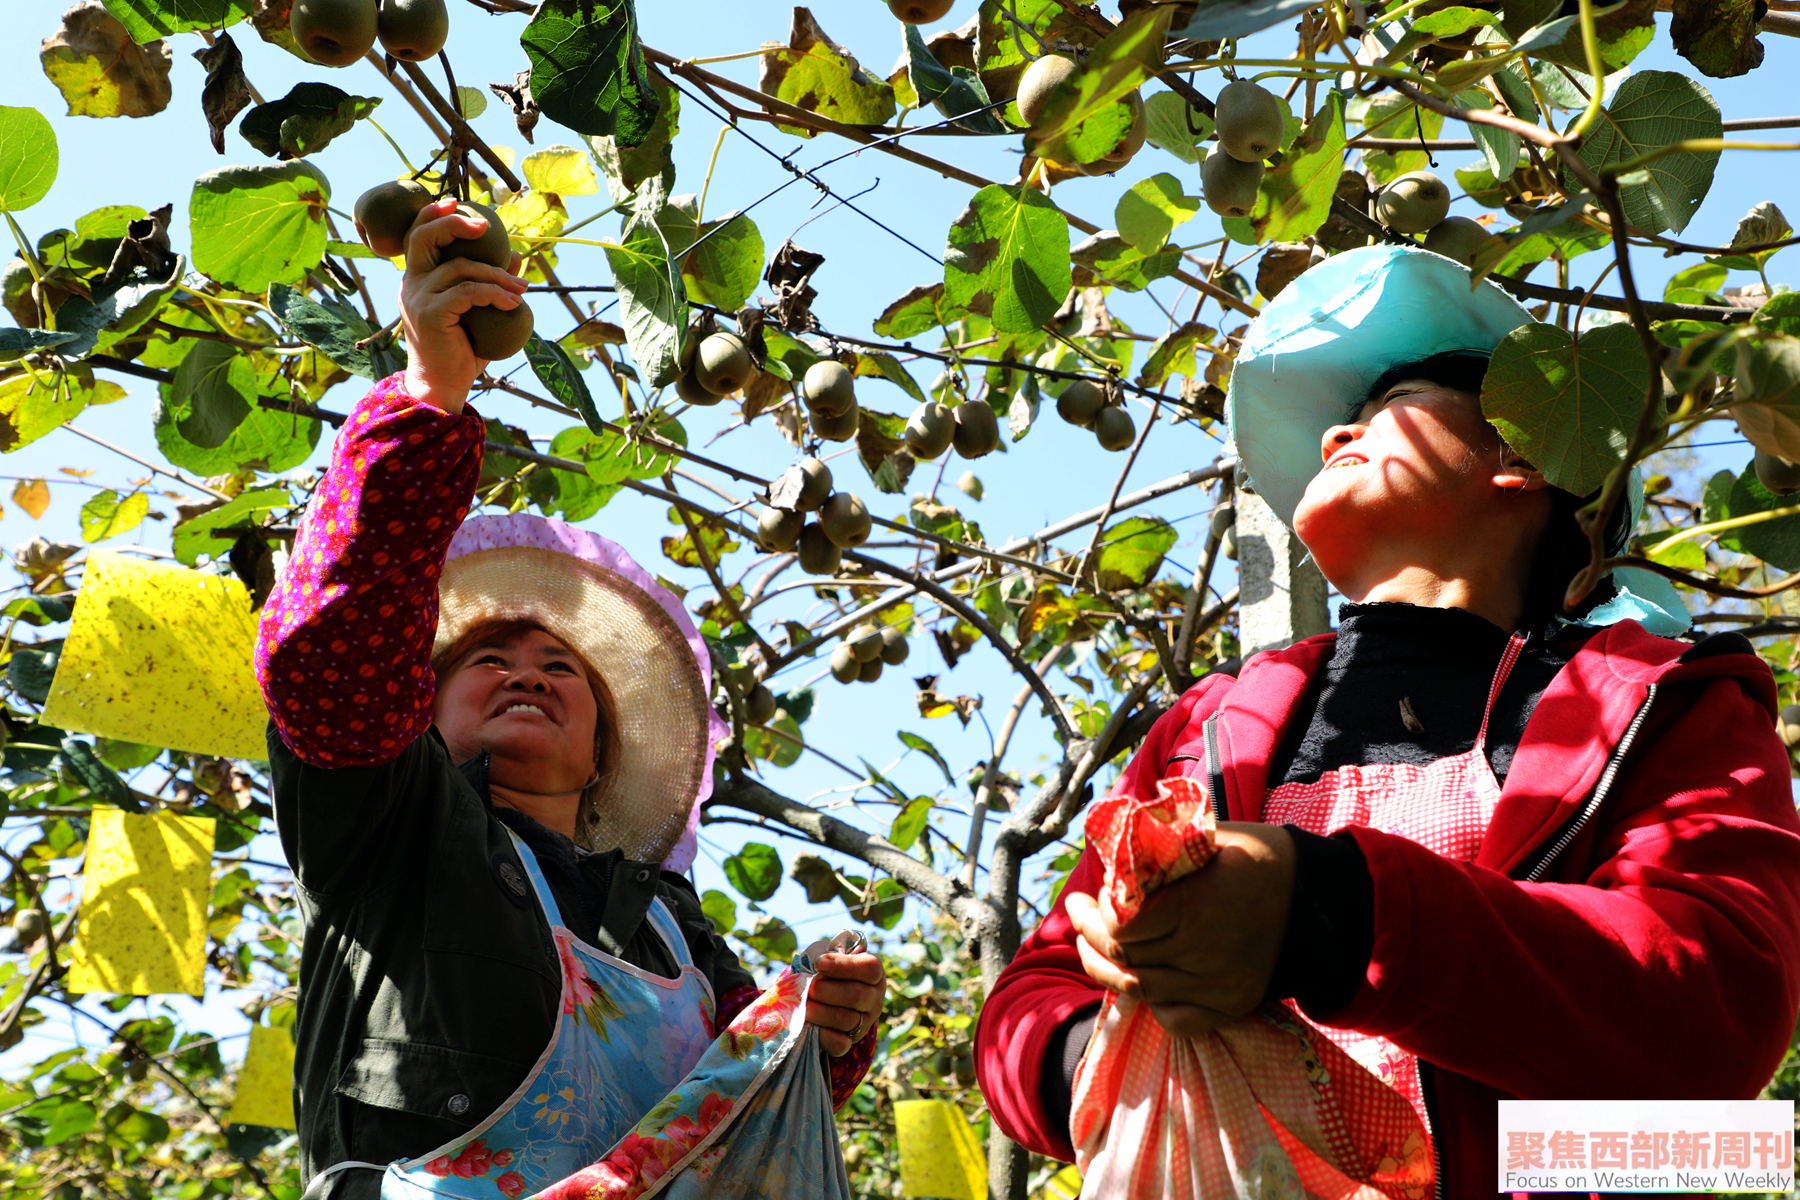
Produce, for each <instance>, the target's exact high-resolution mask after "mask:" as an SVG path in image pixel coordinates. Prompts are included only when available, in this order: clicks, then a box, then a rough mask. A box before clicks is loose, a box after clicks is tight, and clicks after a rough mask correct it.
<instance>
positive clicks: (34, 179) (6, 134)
mask: <svg viewBox="0 0 1800 1200" xmlns="http://www.w3.org/2000/svg"><path fill="white" fill-rule="evenodd" d="M56 167H57V157H56V131H55V130H54V129H52V128H50V122H49V120H48V119H46V118H45V116H44V114H43V113H41V112H39V111H38V110H37V109H35V108H12V107H9V106H6V105H0V210H3V211H6V212H21V211H23V210H25V209H27V208H30V207H31V206H32V205H34V204H36V203H37V202H38V201H39V200H42V199H43V198H44V196H45V195H46V194H47V193H48V192H49V191H50V185H51V184H53V183H55V182H56Z"/></svg>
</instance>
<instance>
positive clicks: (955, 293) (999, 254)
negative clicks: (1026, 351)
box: [944, 183, 1070, 333]
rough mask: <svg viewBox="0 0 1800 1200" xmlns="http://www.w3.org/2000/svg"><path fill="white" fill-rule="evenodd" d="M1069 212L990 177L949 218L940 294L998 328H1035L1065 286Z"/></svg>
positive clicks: (1007, 330) (1062, 294)
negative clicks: (1065, 213)
mask: <svg viewBox="0 0 1800 1200" xmlns="http://www.w3.org/2000/svg"><path fill="white" fill-rule="evenodd" d="M1069 280H1070V274H1069V219H1068V218H1067V217H1065V216H1063V214H1062V210H1060V209H1058V208H1057V207H1056V205H1054V204H1052V203H1051V202H1050V201H1049V200H1048V199H1047V198H1046V197H1044V196H1043V195H1042V194H1041V193H1039V192H1036V191H1033V190H1031V189H1029V188H1024V187H1019V186H1016V185H1013V184H1002V183H992V184H989V185H988V186H987V187H984V188H982V189H981V190H980V191H978V192H976V193H975V195H974V196H973V198H971V199H970V201H969V207H967V208H966V209H964V210H963V212H962V215H961V216H959V217H957V218H956V222H955V223H954V224H953V225H951V226H950V237H949V242H948V245H947V246H946V247H945V250H944V298H945V299H946V300H947V301H948V302H949V303H950V304H953V305H956V306H958V307H961V308H966V309H968V310H969V311H970V312H973V313H979V314H981V315H982V316H991V317H992V318H993V321H994V328H995V329H997V330H999V331H1001V332H1002V333H1023V332H1025V331H1026V330H1031V329H1036V328H1037V327H1038V326H1039V325H1042V324H1043V323H1044V322H1045V321H1048V320H1049V319H1050V317H1051V316H1052V315H1053V314H1054V313H1055V312H1056V310H1057V309H1058V308H1060V307H1061V306H1062V302H1063V298H1064V297H1065V296H1067V295H1068V292H1069Z"/></svg>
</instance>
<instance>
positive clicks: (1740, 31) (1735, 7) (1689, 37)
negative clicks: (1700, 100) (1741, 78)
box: [1669, 0, 1763, 79]
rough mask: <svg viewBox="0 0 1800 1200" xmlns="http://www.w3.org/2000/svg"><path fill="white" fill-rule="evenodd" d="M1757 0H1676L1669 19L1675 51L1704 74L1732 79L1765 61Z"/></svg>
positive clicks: (1670, 34) (1670, 37) (1715, 77)
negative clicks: (1758, 37)
mask: <svg viewBox="0 0 1800 1200" xmlns="http://www.w3.org/2000/svg"><path fill="white" fill-rule="evenodd" d="M1760 11H1761V10H1760V9H1759V8H1758V7H1757V4H1756V0H1676V4H1675V11H1674V13H1673V14H1672V15H1671V17H1670V20H1669V40H1670V41H1672V42H1674V43H1675V52H1676V53H1677V54H1679V55H1681V57H1683V58H1685V59H1687V60H1688V61H1689V62H1691V63H1693V64H1694V66H1695V67H1697V68H1698V69H1699V71H1700V73H1701V74H1702V75H1710V76H1712V77H1713V78H1714V79H1729V78H1731V77H1732V76H1734V75H1742V74H1744V73H1745V72H1747V71H1753V70H1755V69H1756V68H1757V67H1759V66H1761V65H1762V60H1763V47H1762V43H1761V42H1759V41H1757V40H1756V25H1757V21H1758V19H1759V18H1758V15H1757V14H1758V13H1759V12H1760Z"/></svg>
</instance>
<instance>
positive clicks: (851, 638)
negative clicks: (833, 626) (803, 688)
mask: <svg viewBox="0 0 1800 1200" xmlns="http://www.w3.org/2000/svg"><path fill="white" fill-rule="evenodd" d="M910 653H912V647H911V646H910V645H908V644H907V641H906V635H905V634H904V633H901V632H900V630H899V629H897V628H896V627H894V626H892V625H886V626H879V627H878V626H875V625H872V624H869V623H868V622H864V623H863V624H861V625H858V626H857V627H856V628H855V629H852V630H851V631H850V632H849V633H847V634H845V635H844V640H843V641H841V642H839V643H838V644H837V647H836V648H835V649H833V650H832V652H831V677H832V678H833V679H835V680H837V681H838V682H839V683H874V682H875V681H876V680H877V679H880V678H881V668H882V667H883V666H889V667H897V666H899V665H900V664H901V663H903V662H905V661H906V656H907V655H908V654H910Z"/></svg>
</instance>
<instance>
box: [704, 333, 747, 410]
mask: <svg viewBox="0 0 1800 1200" xmlns="http://www.w3.org/2000/svg"><path fill="white" fill-rule="evenodd" d="M755 370H756V366H755V364H754V363H752V362H751V361H750V351H749V350H748V349H746V348H745V347H744V343H743V342H742V341H741V340H740V339H739V338H738V336H737V334H735V333H715V334H713V335H711V336H710V337H708V338H707V339H706V340H705V341H703V342H701V343H700V350H699V352H698V353H697V354H696V355H695V356H694V377H695V378H697V379H698V380H699V381H700V386H701V387H703V388H705V389H706V390H707V391H709V392H711V393H712V394H713V395H715V396H729V395H731V393H733V392H735V391H737V390H739V389H740V388H742V387H743V386H744V385H745V384H746V383H748V382H750V375H751V372H753V371H755Z"/></svg>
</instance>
